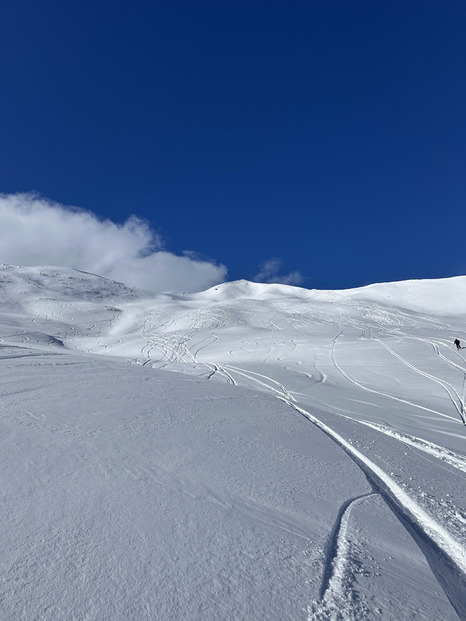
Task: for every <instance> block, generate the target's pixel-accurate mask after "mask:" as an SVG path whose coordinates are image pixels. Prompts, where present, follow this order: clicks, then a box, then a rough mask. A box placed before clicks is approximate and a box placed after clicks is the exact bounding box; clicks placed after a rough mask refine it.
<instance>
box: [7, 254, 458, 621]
mask: <svg viewBox="0 0 466 621" xmlns="http://www.w3.org/2000/svg"><path fill="white" fill-rule="evenodd" d="M0 296H1V297H0V372H1V379H2V382H1V388H0V424H1V430H2V435H1V443H2V444H1V451H0V463H1V473H2V485H1V494H2V498H1V499H2V502H1V505H0V506H1V507H2V520H1V523H2V528H1V529H0V545H1V550H2V555H1V558H0V618H1V619H2V620H3V619H5V620H25V621H26V620H27V621H29V620H31V619H52V620H62V619H66V620H68V619H76V620H80V619H86V620H90V619H92V620H96V621H97V620H99V621H100V620H102V619H109V620H129V619H131V620H132V619H135V620H136V619H137V620H140V619H147V620H152V619H167V620H178V619H190V620H191V619H198V620H204V619H206V620H207V619H212V620H218V619H244V620H246V619H248V620H249V619H260V620H261V621H262V620H263V619H273V620H275V619H276V620H277V621H278V620H280V621H281V620H283V619H290V620H291V619H293V620H298V619H303V620H306V621H319V620H321V621H322V620H323V621H326V620H330V621H333V620H340V619H341V620H355V621H356V620H358V621H359V620H360V619H397V620H398V619H400V620H402V619H414V618H419V619H432V620H437V619H464V618H466V534H465V533H466V530H465V526H466V495H465V473H466V448H465V446H466V444H465V441H466V426H465V422H466V411H465V390H466V386H465V385H466V358H465V354H464V353H463V351H464V350H456V348H455V347H454V346H453V340H454V339H455V338H459V339H461V340H463V339H464V340H465V344H466V277H458V278H451V279H444V280H432V281H409V282H400V283H384V284H378V285H371V286H369V287H363V288H360V289H353V290H348V291H312V290H306V289H301V288H297V287H290V286H285V285H266V284H259V283H250V282H247V281H238V282H235V283H225V284H223V285H219V286H216V287H213V288H211V289H209V290H208V291H204V292H201V293H197V294H189V295H188V294H171V295H168V294H153V293H150V292H144V291H138V290H134V289H130V288H128V287H126V286H125V285H122V284H121V283H115V282H112V281H109V280H106V279H103V278H100V277H99V276H95V275H92V274H86V273H83V272H78V271H76V270H69V269H62V268H55V267H42V268H20V267H12V266H7V265H3V266H0ZM169 371H172V372H169Z"/></svg>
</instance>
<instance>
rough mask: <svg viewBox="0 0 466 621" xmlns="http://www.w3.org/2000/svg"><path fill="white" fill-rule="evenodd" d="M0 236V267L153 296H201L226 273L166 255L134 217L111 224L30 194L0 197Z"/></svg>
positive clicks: (201, 262) (221, 268)
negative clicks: (36, 269) (45, 269)
mask: <svg viewBox="0 0 466 621" xmlns="http://www.w3.org/2000/svg"><path fill="white" fill-rule="evenodd" d="M0 232H1V234H0V262H3V263H11V264H15V265H28V266H29V265H54V266H59V267H74V268H77V269H81V270H84V271H88V272H93V273H95V274H99V275H100V276H105V277H107V278H111V279H113V280H118V281H122V282H124V283H126V284H128V285H130V286H134V287H141V288H143V289H150V290H153V291H200V290H202V289H206V288H208V287H210V286H212V285H214V284H218V283H219V282H223V281H224V280H225V277H226V272H227V270H226V268H225V266H223V265H218V264H216V263H214V262H212V261H209V260H205V259H199V258H197V255H196V254H195V253H193V252H186V253H184V254H183V256H178V255H175V254H172V253H170V252H167V251H166V250H164V249H163V244H162V240H161V238H160V237H159V236H158V235H157V234H156V233H155V232H154V231H153V230H152V229H151V228H150V227H149V225H148V224H147V223H146V222H145V221H143V220H140V219H139V218H137V217H135V216H131V217H130V218H129V219H128V220H127V221H126V222H125V223H124V224H115V223H114V222H112V221H111V220H99V219H98V218H97V216H95V215H94V214H93V213H91V212H89V211H84V210H82V209H77V208H75V207H65V206H64V205H60V204H58V203H54V202H52V201H49V200H46V199H44V198H42V197H40V196H37V195H35V194H0Z"/></svg>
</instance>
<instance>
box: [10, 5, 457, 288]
mask: <svg viewBox="0 0 466 621" xmlns="http://www.w3.org/2000/svg"><path fill="white" fill-rule="evenodd" d="M465 33H466V3H465V2H464V0H458V1H451V0H442V1H440V0H436V1H431V0H419V1H411V0H402V1H398V0H390V1H387V2H381V1H374V0H367V1H364V2H361V1H357V0H355V1H351V2H350V1H347V0H345V1H332V0H320V1H312V0H307V1H302V2H299V1H294V0H286V1H285V0H282V1H280V2H277V1H274V0H264V1H261V2H258V1H255V0H247V1H246V0H244V1H234V0H230V1H228V2H227V1H223V0H208V1H204V0H196V1H194V0H192V1H189V2H188V1H186V0H164V1H157V0H152V1H136V2H127V1H125V2H122V1H120V0H113V1H112V2H107V1H105V0H96V1H90V0H80V1H79V2H63V0H60V1H58V0H57V1H52V0H41V2H38V1H37V0H15V1H14V2H9V3H4V5H3V7H2V9H1V15H0V39H1V43H0V46H1V60H0V67H1V80H0V88H1V111H0V112H1V120H0V123H1V124H0V130H1V135H0V158H1V159H0V191H2V192H17V191H30V190H36V191H38V192H40V193H41V194H42V195H44V196H46V197H48V198H51V199H53V200H55V201H58V202H61V203H64V204H71V205H77V206H80V207H84V208H86V209H89V210H91V211H94V212H95V213H97V214H99V216H101V217H108V218H111V219H113V220H114V221H116V222H123V221H124V220H126V218H127V217H128V216H129V215H130V214H132V213H134V214H136V215H138V216H140V217H143V218H147V219H148V220H149V221H150V222H151V224H152V225H153V226H154V227H155V228H156V229H157V231H158V232H159V233H160V234H161V235H162V237H163V238H164V239H165V241H166V246H167V249H168V250H170V251H172V252H181V251H183V250H185V249H192V250H196V251H198V252H200V253H203V254H205V255H207V256H209V257H212V258H214V259H215V260H217V261H219V262H222V263H224V264H225V265H226V266H227V267H228V269H229V278H230V279H237V278H251V277H252V276H253V275H254V274H255V273H257V272H258V265H259V264H260V263H261V262H262V261H264V260H266V259H269V258H272V257H278V258H280V259H282V261H283V268H282V269H283V271H286V272H290V271H294V270H299V271H300V272H301V273H302V274H303V275H304V276H305V277H306V280H305V281H304V282H303V285H304V286H306V287H310V288H312V287H316V288H345V287H352V286H359V285H363V284H367V283H370V282H380V281H386V280H400V279H405V278H436V277H444V276H453V275H458V274H465V273H466V254H465V253H466V231H465V228H466V227H465V224H466V217H465V196H466V131H465V130H466V43H465Z"/></svg>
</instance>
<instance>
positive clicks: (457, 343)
mask: <svg viewBox="0 0 466 621" xmlns="http://www.w3.org/2000/svg"><path fill="white" fill-rule="evenodd" d="M454 342H455V345H456V349H461V343H460V340H459V339H455V341H454Z"/></svg>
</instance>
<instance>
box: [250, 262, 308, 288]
mask: <svg viewBox="0 0 466 621" xmlns="http://www.w3.org/2000/svg"><path fill="white" fill-rule="evenodd" d="M281 266H282V262H281V260H280V259H268V260H267V261H264V263H262V265H261V266H260V270H259V273H258V274H256V275H255V276H254V280H255V281H256V282H267V283H279V284H282V285H296V286H297V285H300V284H301V283H302V282H303V280H304V279H303V277H302V276H301V274H300V272H290V273H289V274H286V275H285V276H279V275H278V272H279V271H280V268H281Z"/></svg>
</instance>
